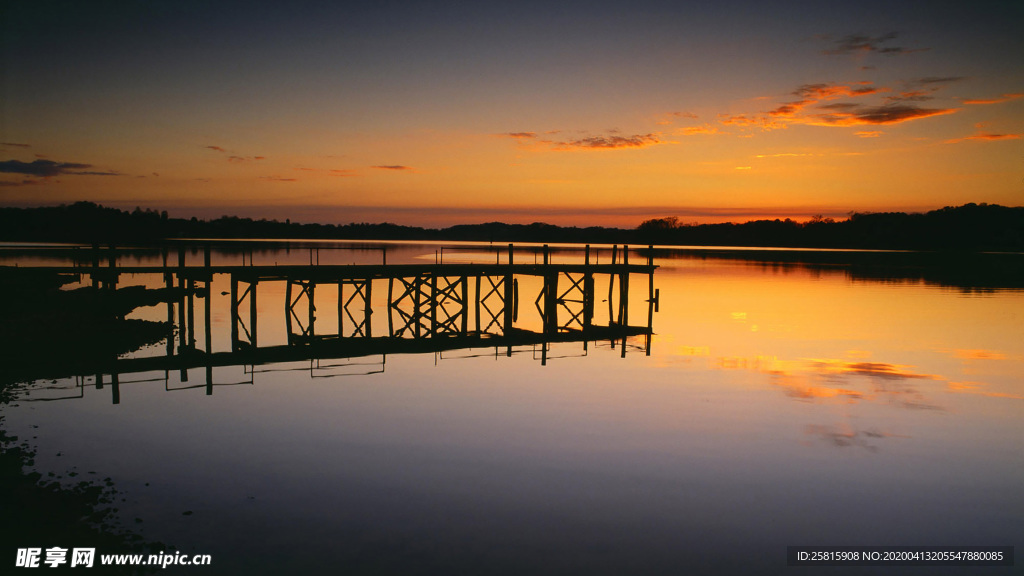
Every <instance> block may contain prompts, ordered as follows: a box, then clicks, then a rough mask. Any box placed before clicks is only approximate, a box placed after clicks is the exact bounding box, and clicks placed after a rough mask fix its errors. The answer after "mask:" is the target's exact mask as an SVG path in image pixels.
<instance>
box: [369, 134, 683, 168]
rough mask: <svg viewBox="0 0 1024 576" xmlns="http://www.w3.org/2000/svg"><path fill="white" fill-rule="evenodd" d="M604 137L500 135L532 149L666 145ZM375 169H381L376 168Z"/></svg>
mask: <svg viewBox="0 0 1024 576" xmlns="http://www.w3.org/2000/svg"><path fill="white" fill-rule="evenodd" d="M559 132H560V131H559V130H554V131H548V132H544V134H546V135H550V134H558V133H559ZM606 132H607V134H606V135H603V136H585V137H583V138H577V139H574V140H552V139H545V138H539V137H538V135H537V133H536V132H506V133H504V134H499V136H503V137H506V138H513V139H515V140H518V141H520V142H522V143H524V144H526V143H528V145H529V146H530V147H535V148H536V147H544V148H550V149H552V150H559V151H565V150H615V149H622V148H646V147H648V146H655V145H657V144H665V143H666V141H665V140H663V139H662V134H661V133H660V132H651V133H648V134H634V135H632V136H620V135H619V134H618V133H619V130H616V129H613V130H607V131H606ZM374 168H380V167H379V166H374Z"/></svg>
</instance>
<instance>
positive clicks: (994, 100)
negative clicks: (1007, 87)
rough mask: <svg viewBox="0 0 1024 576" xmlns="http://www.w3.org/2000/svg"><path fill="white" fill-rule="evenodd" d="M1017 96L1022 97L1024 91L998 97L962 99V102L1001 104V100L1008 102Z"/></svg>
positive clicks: (1023, 96)
mask: <svg viewBox="0 0 1024 576" xmlns="http://www.w3.org/2000/svg"><path fill="white" fill-rule="evenodd" d="M1017 98H1024V93H1014V94H1003V95H1002V96H1000V97H999V98H989V99H982V98H977V99H969V100H964V104H1001V103H1003V102H1009V101H1010V100H1016V99H1017Z"/></svg>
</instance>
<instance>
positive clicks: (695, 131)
mask: <svg viewBox="0 0 1024 576" xmlns="http://www.w3.org/2000/svg"><path fill="white" fill-rule="evenodd" d="M678 134H682V135H683V136H697V135H701V134H722V131H721V130H719V129H718V128H716V127H714V126H711V125H708V124H704V125H703V126H690V127H688V128H683V129H681V130H679V131H678Z"/></svg>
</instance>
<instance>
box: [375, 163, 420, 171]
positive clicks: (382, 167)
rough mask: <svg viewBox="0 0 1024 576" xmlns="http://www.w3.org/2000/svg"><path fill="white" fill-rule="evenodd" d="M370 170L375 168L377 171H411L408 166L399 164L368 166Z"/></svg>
mask: <svg viewBox="0 0 1024 576" xmlns="http://www.w3.org/2000/svg"><path fill="white" fill-rule="evenodd" d="M370 168H376V169H378V170H412V168H410V167H409V166H402V165H400V164H393V165H390V166H370Z"/></svg>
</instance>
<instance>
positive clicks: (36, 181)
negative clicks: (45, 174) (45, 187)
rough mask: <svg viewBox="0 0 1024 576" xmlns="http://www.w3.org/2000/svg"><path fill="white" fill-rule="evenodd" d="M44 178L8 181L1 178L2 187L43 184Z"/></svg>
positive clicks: (0, 184)
mask: <svg viewBox="0 0 1024 576" xmlns="http://www.w3.org/2000/svg"><path fill="white" fill-rule="evenodd" d="M43 182H44V180H22V181H21V182H7V181H4V180H0V187H8V186H32V185H33V184H42V183H43Z"/></svg>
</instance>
